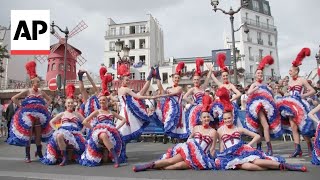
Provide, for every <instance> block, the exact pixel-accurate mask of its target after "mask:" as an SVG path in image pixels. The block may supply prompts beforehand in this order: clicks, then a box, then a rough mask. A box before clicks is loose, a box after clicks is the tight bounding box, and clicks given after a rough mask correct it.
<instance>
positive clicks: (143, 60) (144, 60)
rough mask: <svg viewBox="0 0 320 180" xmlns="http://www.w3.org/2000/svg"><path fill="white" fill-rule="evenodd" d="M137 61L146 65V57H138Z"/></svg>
mask: <svg viewBox="0 0 320 180" xmlns="http://www.w3.org/2000/svg"><path fill="white" fill-rule="evenodd" d="M139 61H140V62H142V64H146V56H145V55H143V56H139Z"/></svg>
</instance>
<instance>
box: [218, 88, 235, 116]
mask: <svg viewBox="0 0 320 180" xmlns="http://www.w3.org/2000/svg"><path fill="white" fill-rule="evenodd" d="M216 96H218V97H219V100H220V102H221V103H222V104H223V106H224V112H232V110H233V106H232V103H231V102H230V97H229V96H230V95H229V90H227V89H226V88H225V87H221V88H219V89H218V90H217V92H216Z"/></svg>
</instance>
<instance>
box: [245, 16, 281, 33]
mask: <svg viewBox="0 0 320 180" xmlns="http://www.w3.org/2000/svg"><path fill="white" fill-rule="evenodd" d="M242 21H243V22H247V24H248V25H251V26H255V27H258V28H262V29H267V30H272V31H277V27H276V26H273V25H270V24H267V23H262V22H259V21H256V20H253V19H247V18H242Z"/></svg>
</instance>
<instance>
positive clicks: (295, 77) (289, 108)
mask: <svg viewBox="0 0 320 180" xmlns="http://www.w3.org/2000/svg"><path fill="white" fill-rule="evenodd" d="M306 56H310V49H309V48H303V49H302V50H301V51H300V53H299V54H298V56H297V58H296V59H295V60H294V61H293V62H292V67H291V68H290V70H289V74H290V76H291V79H290V81H289V93H290V96H287V97H282V98H279V99H278V100H277V107H278V109H279V111H280V115H281V118H282V119H281V120H282V122H281V123H282V127H283V129H284V130H285V131H286V132H288V133H291V131H292V135H293V140H294V144H295V151H294V152H293V153H292V154H291V155H290V157H296V156H300V157H301V156H302V150H301V146H300V134H301V135H303V136H304V139H305V140H306V142H307V144H308V151H309V156H311V154H312V144H311V139H310V137H312V136H313V135H314V129H313V122H312V120H311V119H310V118H309V117H308V113H309V111H310V107H309V104H308V102H307V101H306V100H304V99H305V98H307V97H309V96H312V95H314V94H315V90H314V89H313V88H312V87H311V86H310V84H309V83H308V82H307V80H306V79H304V78H302V77H299V71H300V69H299V66H300V65H301V62H302V60H303V59H304V58H305V57H306ZM304 89H305V90H306V93H304V94H303V92H304V91H303V90H304Z"/></svg>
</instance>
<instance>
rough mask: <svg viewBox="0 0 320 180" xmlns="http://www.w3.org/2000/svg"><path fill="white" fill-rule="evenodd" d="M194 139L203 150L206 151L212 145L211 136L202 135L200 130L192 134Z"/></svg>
mask: <svg viewBox="0 0 320 180" xmlns="http://www.w3.org/2000/svg"><path fill="white" fill-rule="evenodd" d="M194 139H195V140H196V141H197V142H198V143H199V145H200V146H201V148H202V149H203V151H204V152H207V151H208V150H209V149H210V146H211V145H212V142H213V140H212V138H211V137H210V136H208V135H202V134H201V133H200V132H196V133H195V134H194Z"/></svg>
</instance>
